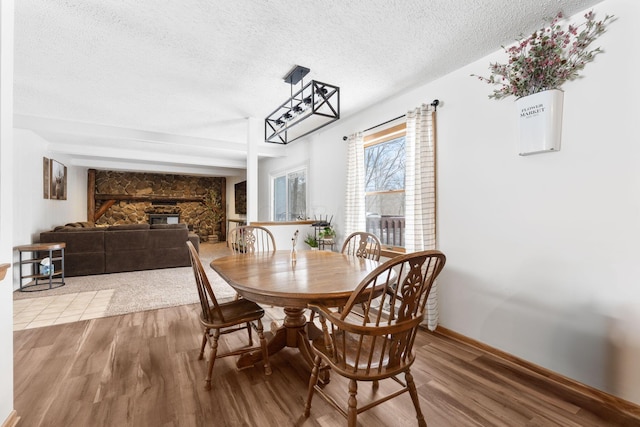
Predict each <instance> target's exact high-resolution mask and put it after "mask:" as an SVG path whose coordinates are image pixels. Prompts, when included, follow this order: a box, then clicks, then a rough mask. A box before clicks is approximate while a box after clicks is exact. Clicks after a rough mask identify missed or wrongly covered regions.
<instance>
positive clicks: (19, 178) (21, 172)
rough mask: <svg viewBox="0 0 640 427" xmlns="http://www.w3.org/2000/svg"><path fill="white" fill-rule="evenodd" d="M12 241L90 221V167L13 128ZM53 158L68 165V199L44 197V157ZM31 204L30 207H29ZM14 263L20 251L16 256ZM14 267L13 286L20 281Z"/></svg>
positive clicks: (22, 241)
mask: <svg viewBox="0 0 640 427" xmlns="http://www.w3.org/2000/svg"><path fill="white" fill-rule="evenodd" d="M13 133H14V146H13V154H14V159H15V162H14V165H15V167H14V168H13V180H14V183H15V187H14V190H15V192H14V199H15V201H14V203H13V217H14V221H13V240H14V246H18V245H26V244H30V243H33V242H37V241H39V238H40V232H42V231H47V230H50V229H52V228H53V227H55V226H57V225H64V224H67V223H69V222H77V221H86V220H87V168H84V167H77V166H73V165H71V164H70V163H69V162H68V159H67V157H65V156H62V155H58V154H52V153H51V152H49V151H47V146H48V142H47V141H46V140H44V139H42V138H41V137H40V136H38V135H36V134H35V133H33V132H32V131H29V130H24V129H14V132H13ZM43 157H46V158H53V159H55V160H56V161H58V162H60V163H62V164H63V165H65V166H66V167H67V200H52V199H45V198H43V171H42V169H43V166H42V158H43ZM27 207H28V208H27ZM13 259H14V262H17V261H18V254H17V253H14V255H13ZM19 281H20V273H19V271H18V269H17V268H16V269H14V270H13V288H14V289H17V288H18V287H19V286H20V284H19Z"/></svg>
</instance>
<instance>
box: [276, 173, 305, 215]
mask: <svg viewBox="0 0 640 427" xmlns="http://www.w3.org/2000/svg"><path fill="white" fill-rule="evenodd" d="M301 171H304V176H305V194H304V203H305V213H304V214H305V216H307V212H306V211H307V210H308V206H309V165H308V164H307V163H303V164H299V165H296V166H293V167H290V168H286V169H280V170H278V171H274V172H271V173H270V174H269V187H270V190H269V193H270V194H269V218H270V221H272V222H290V221H292V220H291V219H289V215H290V212H289V178H288V177H289V175H290V174H293V173H296V172H301ZM283 176H284V177H285V178H286V179H285V186H286V200H285V205H286V216H287V219H285V220H278V219H276V218H275V207H276V200H275V197H276V193H275V181H276V179H277V178H281V177H283Z"/></svg>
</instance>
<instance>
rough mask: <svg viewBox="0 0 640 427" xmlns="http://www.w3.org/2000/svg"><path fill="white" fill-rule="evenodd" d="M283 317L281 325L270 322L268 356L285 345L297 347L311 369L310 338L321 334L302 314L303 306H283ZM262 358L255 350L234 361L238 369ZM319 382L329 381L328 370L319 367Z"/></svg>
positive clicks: (260, 353) (303, 312)
mask: <svg viewBox="0 0 640 427" xmlns="http://www.w3.org/2000/svg"><path fill="white" fill-rule="evenodd" d="M284 313H285V318H284V322H283V324H282V326H280V327H275V324H273V323H272V328H271V332H272V333H273V337H272V338H271V339H270V340H269V342H268V343H267V351H268V352H269V356H271V355H272V354H275V353H277V352H279V351H280V350H282V349H283V348H285V347H293V348H297V349H298V351H300V354H301V355H302V358H303V359H304V361H305V362H306V363H307V365H308V366H309V369H313V359H314V358H315V354H314V353H313V350H312V349H311V342H310V340H312V339H315V338H316V337H318V336H320V335H322V331H320V330H319V329H318V328H317V327H316V326H315V325H314V324H313V323H307V318H306V316H305V315H304V314H305V309H304V308H289V307H287V308H285V309H284ZM261 360H262V352H261V351H255V352H253V353H245V354H243V355H242V356H241V357H240V358H239V359H238V362H237V363H236V366H237V367H238V369H242V368H247V367H249V366H253V365H255V364H256V363H258V362H260V361H261ZM319 380H320V382H322V383H324V384H326V383H328V382H329V370H328V369H321V371H320V377H319Z"/></svg>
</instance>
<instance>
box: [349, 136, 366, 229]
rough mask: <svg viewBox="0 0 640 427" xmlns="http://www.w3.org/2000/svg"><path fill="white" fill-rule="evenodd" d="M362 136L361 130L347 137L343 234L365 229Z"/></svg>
mask: <svg viewBox="0 0 640 427" xmlns="http://www.w3.org/2000/svg"><path fill="white" fill-rule="evenodd" d="M364 169H365V165H364V137H363V135H362V132H358V133H354V134H353V135H350V136H349V138H348V139H347V189H346V194H347V197H346V200H345V216H346V217H345V226H344V228H345V230H344V236H345V237H347V236H348V235H349V234H351V233H353V232H355V231H363V230H366V228H367V224H366V221H367V219H366V212H365V204H364V172H365V170H364Z"/></svg>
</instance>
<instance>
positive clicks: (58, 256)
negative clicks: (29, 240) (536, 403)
mask: <svg viewBox="0 0 640 427" xmlns="http://www.w3.org/2000/svg"><path fill="white" fill-rule="evenodd" d="M65 247H66V243H34V244H32V245H22V246H17V247H16V249H17V250H18V252H19V268H20V291H21V292H35V291H44V290H47V289H54V288H59V287H61V286H64V248H65ZM25 252H30V253H31V255H30V258H27V259H23V256H24V254H25ZM47 257H48V258H49V260H50V265H51V268H50V269H49V271H48V273H47V274H41V273H40V262H41V261H42V260H43V259H45V258H47ZM54 262H55V264H54ZM58 262H59V265H60V268H55V266H56V265H57V264H58ZM27 265H31V274H25V272H24V269H23V266H27ZM25 280H28V282H27V283H24V281H25ZM47 284H48V285H49V286H48V287H47V286H46V285H47ZM37 286H39V288H35V287H37ZM32 288H33V289H32Z"/></svg>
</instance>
